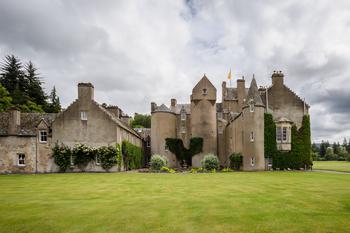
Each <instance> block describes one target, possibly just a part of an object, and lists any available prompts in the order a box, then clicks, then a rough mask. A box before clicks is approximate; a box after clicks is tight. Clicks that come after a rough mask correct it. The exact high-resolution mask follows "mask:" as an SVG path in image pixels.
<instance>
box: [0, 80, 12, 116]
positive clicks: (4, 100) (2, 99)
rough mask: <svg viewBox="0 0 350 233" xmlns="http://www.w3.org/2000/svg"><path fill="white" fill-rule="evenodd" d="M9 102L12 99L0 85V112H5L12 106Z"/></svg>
mask: <svg viewBox="0 0 350 233" xmlns="http://www.w3.org/2000/svg"><path fill="white" fill-rule="evenodd" d="M11 102H12V98H11V97H10V94H9V92H8V91H7V90H6V88H5V87H3V86H2V85H1V83H0V112H4V111H7V109H8V108H9V107H11V105H12V103H11Z"/></svg>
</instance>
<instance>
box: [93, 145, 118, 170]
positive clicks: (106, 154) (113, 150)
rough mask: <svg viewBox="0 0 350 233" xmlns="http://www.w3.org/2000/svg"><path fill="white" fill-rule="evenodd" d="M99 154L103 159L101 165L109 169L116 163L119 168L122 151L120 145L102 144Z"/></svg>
mask: <svg viewBox="0 0 350 233" xmlns="http://www.w3.org/2000/svg"><path fill="white" fill-rule="evenodd" d="M97 154H98V156H99V158H100V161H101V167H102V168H103V169H105V170H106V171H108V170H109V169H111V168H112V167H113V166H114V165H118V169H120V166H121V161H120V160H121V151H120V146H119V145H118V144H117V145H116V146H102V147H100V148H98V150H97Z"/></svg>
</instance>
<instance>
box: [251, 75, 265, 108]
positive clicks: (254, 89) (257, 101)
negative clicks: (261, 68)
mask: <svg viewBox="0 0 350 233" xmlns="http://www.w3.org/2000/svg"><path fill="white" fill-rule="evenodd" d="M251 100H253V101H254V103H255V104H258V105H263V102H262V100H261V97H260V93H259V90H258V85H256V80H255V78H254V77H253V79H252V82H251V83H250V87H249V90H248V95H247V102H249V101H251Z"/></svg>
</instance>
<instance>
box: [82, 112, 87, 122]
mask: <svg viewBox="0 0 350 233" xmlns="http://www.w3.org/2000/svg"><path fill="white" fill-rule="evenodd" d="M87 118H88V115H87V112H85V111H81V112H80V119H81V120H82V121H87Z"/></svg>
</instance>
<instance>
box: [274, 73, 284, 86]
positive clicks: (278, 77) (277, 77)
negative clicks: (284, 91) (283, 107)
mask: <svg viewBox="0 0 350 233" xmlns="http://www.w3.org/2000/svg"><path fill="white" fill-rule="evenodd" d="M271 78H272V85H274V86H275V85H277V86H282V85H283V83H284V74H283V73H282V71H276V70H275V71H273V74H272V75H271Z"/></svg>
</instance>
